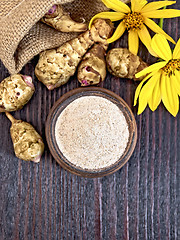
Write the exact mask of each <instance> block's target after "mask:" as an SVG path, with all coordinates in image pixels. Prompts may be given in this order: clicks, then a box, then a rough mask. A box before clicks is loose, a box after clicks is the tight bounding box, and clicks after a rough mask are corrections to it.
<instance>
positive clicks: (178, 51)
mask: <svg viewBox="0 0 180 240" xmlns="http://www.w3.org/2000/svg"><path fill="white" fill-rule="evenodd" d="M173 59H180V38H179V40H178V42H177V44H176V46H175V48H174V52H173Z"/></svg>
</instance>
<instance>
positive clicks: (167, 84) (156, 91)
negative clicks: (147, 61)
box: [134, 34, 180, 117]
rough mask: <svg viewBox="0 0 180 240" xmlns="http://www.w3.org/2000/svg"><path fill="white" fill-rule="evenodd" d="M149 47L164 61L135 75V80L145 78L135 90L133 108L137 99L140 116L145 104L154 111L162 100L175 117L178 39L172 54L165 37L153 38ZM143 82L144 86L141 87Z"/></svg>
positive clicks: (178, 84)
mask: <svg viewBox="0 0 180 240" xmlns="http://www.w3.org/2000/svg"><path fill="white" fill-rule="evenodd" d="M151 46H152V49H153V51H154V52H155V53H156V54H157V55H158V56H159V57H160V58H161V59H163V60H164V61H161V62H158V63H155V64H153V65H151V66H149V67H147V68H145V69H144V70H142V71H141V72H139V73H137V74H136V77H137V78H139V77H142V76H145V75H147V76H146V77H145V78H144V79H143V81H142V82H141V83H140V84H139V86H138V87H137V89H136V93H135V98H134V106H135V105H136V104H137V99H138V97H139V108H138V114H141V113H142V112H143V111H144V109H145V108H146V106H147V104H148V105H149V107H150V109H151V110H152V111H155V110H156V108H157V107H158V105H159V104H160V102H161V100H162V102H163V104H164V106H165V107H166V108H167V110H168V111H169V112H170V113H171V114H172V115H173V116H174V117H175V116H176V115H177V113H178V111H179V97H178V95H180V39H179V40H178V42H177V44H176V46H175V48H174V51H173V53H172V51H171V48H170V46H169V44H168V42H167V40H166V38H165V36H163V35H161V34H156V35H155V36H154V37H153V39H152V44H151ZM147 80H148V81H147ZM146 81H147V82H146ZM145 82H146V84H145V85H143V84H144V83H145Z"/></svg>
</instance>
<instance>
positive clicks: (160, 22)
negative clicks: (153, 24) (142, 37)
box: [159, 7, 166, 29]
mask: <svg viewBox="0 0 180 240" xmlns="http://www.w3.org/2000/svg"><path fill="white" fill-rule="evenodd" d="M163 9H166V7H164V8H163ZM163 23H164V18H160V20H159V26H160V28H162V29H163Z"/></svg>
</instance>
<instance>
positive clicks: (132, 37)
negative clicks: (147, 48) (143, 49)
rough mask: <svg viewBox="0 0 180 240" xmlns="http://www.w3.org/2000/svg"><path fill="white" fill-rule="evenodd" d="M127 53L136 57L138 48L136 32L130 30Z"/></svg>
mask: <svg viewBox="0 0 180 240" xmlns="http://www.w3.org/2000/svg"><path fill="white" fill-rule="evenodd" d="M128 43H129V51H130V52H132V53H133V54H135V55H137V53H138V48H139V37H138V34H137V32H136V31H134V30H132V29H130V30H129V35H128Z"/></svg>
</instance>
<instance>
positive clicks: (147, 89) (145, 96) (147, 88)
mask: <svg viewBox="0 0 180 240" xmlns="http://www.w3.org/2000/svg"><path fill="white" fill-rule="evenodd" d="M159 77H160V72H157V73H155V74H154V75H153V76H152V77H151V78H150V79H149V81H148V82H147V83H146V84H145V85H144V86H143V88H142V90H141V92H140V94H139V108H138V115H139V114H141V113H142V112H143V111H144V109H145V108H146V106H147V103H148V100H149V99H150V98H151V96H152V92H153V89H154V86H155V84H156V82H157V81H158V79H159Z"/></svg>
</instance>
